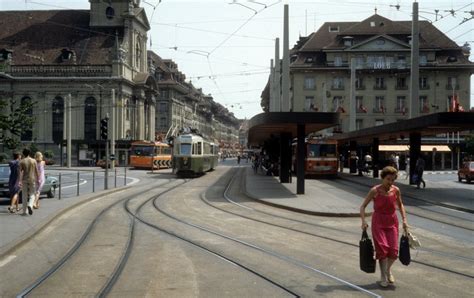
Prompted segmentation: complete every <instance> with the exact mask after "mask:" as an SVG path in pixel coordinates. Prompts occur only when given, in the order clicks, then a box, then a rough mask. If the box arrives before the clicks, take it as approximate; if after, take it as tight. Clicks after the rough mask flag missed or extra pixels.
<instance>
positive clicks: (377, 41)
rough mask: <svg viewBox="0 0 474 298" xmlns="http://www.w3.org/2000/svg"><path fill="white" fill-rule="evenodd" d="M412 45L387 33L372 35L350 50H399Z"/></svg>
mask: <svg viewBox="0 0 474 298" xmlns="http://www.w3.org/2000/svg"><path fill="white" fill-rule="evenodd" d="M408 49H410V45H409V44H407V43H405V42H403V41H401V40H398V39H395V38H392V37H390V36H387V35H378V36H374V37H371V38H369V39H367V40H365V41H363V42H361V43H358V44H356V45H354V46H352V47H351V48H350V50H364V51H367V50H369V51H370V50H381V51H391V50H394V51H397V50H408Z"/></svg>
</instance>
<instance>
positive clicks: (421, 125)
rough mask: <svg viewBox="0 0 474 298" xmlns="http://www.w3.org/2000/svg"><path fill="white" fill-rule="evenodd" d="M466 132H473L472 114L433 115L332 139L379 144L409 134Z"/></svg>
mask: <svg viewBox="0 0 474 298" xmlns="http://www.w3.org/2000/svg"><path fill="white" fill-rule="evenodd" d="M466 130H474V112H441V113H433V114H429V115H426V116H421V117H416V118H412V119H407V120H402V121H397V122H394V123H388V124H384V125H380V126H375V127H369V128H364V129H360V130H357V131H351V132H347V133H343V134H340V135H335V136H334V138H335V139H336V140H338V141H342V142H348V141H357V142H358V143H363V142H366V143H368V142H372V140H373V139H374V138H378V139H379V140H380V141H381V142H382V141H396V140H397V139H398V138H402V139H403V138H408V137H409V136H410V134H411V133H419V134H420V135H421V136H422V137H423V136H435V135H438V134H442V133H448V132H458V131H466Z"/></svg>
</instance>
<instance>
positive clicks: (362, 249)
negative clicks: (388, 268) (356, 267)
mask: <svg viewBox="0 0 474 298" xmlns="http://www.w3.org/2000/svg"><path fill="white" fill-rule="evenodd" d="M359 262H360V270H362V271H364V272H367V273H374V272H375V258H374V246H373V244H372V240H371V239H370V238H369V235H367V230H364V231H363V232H362V238H361V239H360V241H359Z"/></svg>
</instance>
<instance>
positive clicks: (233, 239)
mask: <svg viewBox="0 0 474 298" xmlns="http://www.w3.org/2000/svg"><path fill="white" fill-rule="evenodd" d="M153 206H154V208H155V209H156V210H157V211H158V212H160V213H161V214H163V215H165V216H166V217H168V218H169V219H172V220H174V221H176V222H178V223H181V224H184V225H186V226H188V227H192V228H194V229H197V230H200V231H202V232H206V233H209V234H212V235H215V236H218V237H220V238H223V239H226V240H229V241H231V242H233V243H237V244H240V245H243V246H244V247H247V248H250V249H252V250H255V251H258V252H260V253H263V254H265V255H269V256H271V257H274V258H276V259H278V260H280V261H283V262H286V263H288V264H291V265H292V266H296V267H298V268H300V269H303V270H306V271H309V272H311V273H313V274H316V275H319V276H322V277H323V278H326V279H328V280H331V281H333V282H337V283H339V284H341V286H343V287H347V288H350V289H351V290H354V291H357V292H360V293H362V294H365V295H369V296H372V297H381V296H380V295H378V294H377V293H374V292H371V291H370V290H367V289H365V288H363V287H360V286H358V285H355V284H353V283H351V282H349V281H347V280H344V279H342V278H339V277H337V276H335V275H333V274H330V273H328V272H326V271H323V270H320V269H318V268H315V267H313V266H311V265H308V264H306V263H304V262H303V261H300V260H298V259H295V258H293V257H291V256H288V255H284V254H281V253H278V252H276V251H274V250H272V249H269V248H265V247H262V246H259V245H256V244H253V243H250V242H248V241H243V240H241V239H238V238H236V237H232V236H229V235H226V234H224V233H221V232H218V231H216V230H214V229H211V228H207V227H205V226H202V225H198V224H195V223H192V222H190V221H187V220H185V219H182V218H179V217H177V216H175V215H173V214H171V213H169V212H167V211H165V210H164V209H163V208H162V207H160V206H159V204H158V199H154V200H153ZM173 234H174V233H173ZM179 237H181V236H179Z"/></svg>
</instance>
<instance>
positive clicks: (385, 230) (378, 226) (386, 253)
mask: <svg viewBox="0 0 474 298" xmlns="http://www.w3.org/2000/svg"><path fill="white" fill-rule="evenodd" d="M380 176H381V177H382V184H380V185H376V186H374V187H372V188H371V189H370V191H369V193H368V194H367V197H366V198H365V200H364V203H362V206H360V218H361V219H362V229H363V230H365V229H367V227H368V226H369V225H368V224H367V222H366V221H365V208H366V207H367V205H368V204H369V203H370V201H372V200H373V201H374V213H373V215H372V237H373V239H374V245H375V257H376V259H377V260H379V265H380V282H379V285H380V286H381V287H387V286H388V283H394V282H395V278H394V277H393V274H392V271H391V268H392V265H393V263H394V262H395V261H396V260H397V257H398V218H397V214H396V212H395V211H396V209H397V208H396V207H397V206H398V210H399V211H400V215H401V217H402V220H403V229H407V228H408V224H407V217H406V213H405V207H404V206H403V202H402V196H401V194H400V189H399V188H398V187H396V186H395V185H393V183H394V182H395V180H396V179H397V169H395V168H394V167H390V166H388V167H385V168H383V170H382V173H381V175H380Z"/></svg>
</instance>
